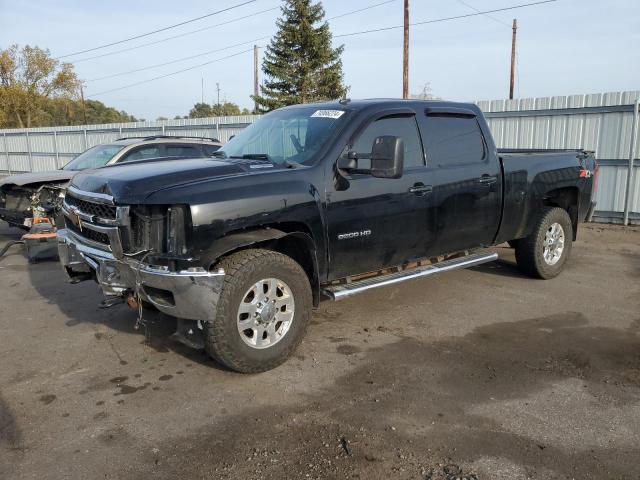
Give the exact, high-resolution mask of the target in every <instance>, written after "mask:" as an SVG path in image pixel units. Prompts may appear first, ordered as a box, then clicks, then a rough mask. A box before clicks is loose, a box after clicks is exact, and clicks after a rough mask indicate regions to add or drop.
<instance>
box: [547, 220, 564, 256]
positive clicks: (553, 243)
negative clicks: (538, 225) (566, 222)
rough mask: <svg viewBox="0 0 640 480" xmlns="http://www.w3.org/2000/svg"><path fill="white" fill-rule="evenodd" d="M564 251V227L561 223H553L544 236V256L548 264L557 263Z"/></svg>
mask: <svg viewBox="0 0 640 480" xmlns="http://www.w3.org/2000/svg"><path fill="white" fill-rule="evenodd" d="M563 251H564V229H563V228H562V225H560V224H559V223H553V224H551V226H550V227H549V229H548V230H547V233H545V236H544V246H543V249H542V256H543V258H544V261H545V262H546V263H547V265H555V264H556V263H558V261H559V260H560V257H562V252H563Z"/></svg>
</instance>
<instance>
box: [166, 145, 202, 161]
mask: <svg viewBox="0 0 640 480" xmlns="http://www.w3.org/2000/svg"><path fill="white" fill-rule="evenodd" d="M164 148H165V152H166V153H165V156H167V157H192V158H197V157H201V156H202V153H201V151H200V148H198V147H195V146H193V145H165V147H164Z"/></svg>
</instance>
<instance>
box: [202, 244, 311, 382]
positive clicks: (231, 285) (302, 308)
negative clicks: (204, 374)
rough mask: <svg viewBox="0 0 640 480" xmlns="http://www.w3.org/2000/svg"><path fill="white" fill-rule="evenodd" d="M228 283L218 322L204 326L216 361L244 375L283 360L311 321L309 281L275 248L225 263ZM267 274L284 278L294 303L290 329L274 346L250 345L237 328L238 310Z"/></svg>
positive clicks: (246, 252) (207, 345)
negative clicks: (248, 291) (254, 286)
mask: <svg viewBox="0 0 640 480" xmlns="http://www.w3.org/2000/svg"><path fill="white" fill-rule="evenodd" d="M218 266H219V267H221V268H223V269H224V271H225V281H224V286H223V288H222V293H221V295H220V299H219V301H218V305H217V313H216V317H215V320H213V321H209V322H206V323H205V324H204V344H205V349H206V350H207V352H208V353H209V355H211V356H212V357H213V358H214V359H215V360H217V361H218V362H220V363H222V364H223V365H225V366H227V367H228V368H230V369H232V370H235V371H237V372H241V373H258V372H264V371H266V370H271V369H272V368H275V367H277V366H278V365H280V364H282V363H283V362H284V361H285V360H286V359H287V358H289V356H290V355H291V354H292V353H293V351H294V350H295V349H296V348H297V346H298V345H299V344H300V342H301V341H302V338H303V337H304V334H305V332H306V330H307V326H308V325H309V322H310V320H311V309H312V304H313V301H312V294H311V286H310V284H309V279H308V277H307V275H306V273H305V271H304V270H303V269H302V267H301V266H300V265H299V264H298V263H296V262H295V261H294V260H293V259H291V258H290V257H287V256H286V255H283V254H281V253H278V252H273V251H271V250H262V249H251V250H243V251H240V252H238V253H234V254H232V255H230V256H228V257H226V258H224V259H222V260H221V261H220V263H219V264H218ZM265 278H277V279H279V280H281V281H283V282H285V283H286V284H287V285H288V286H289V288H290V290H291V295H292V296H293V299H294V302H295V307H294V309H293V319H292V321H291V323H290V327H289V329H288V331H287V332H286V333H285V334H284V335H283V336H282V338H281V339H279V340H278V341H277V342H275V343H274V344H273V345H272V346H268V347H266V348H262V349H257V348H254V347H251V346H249V345H247V344H246V343H245V341H244V340H243V339H242V338H241V335H242V334H241V333H240V332H239V331H238V323H237V322H238V308H239V306H240V303H241V302H242V301H243V299H244V298H245V295H246V293H247V290H248V289H250V288H251V286H252V285H254V284H256V282H259V281H260V280H262V279H265Z"/></svg>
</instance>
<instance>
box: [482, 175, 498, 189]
mask: <svg viewBox="0 0 640 480" xmlns="http://www.w3.org/2000/svg"><path fill="white" fill-rule="evenodd" d="M477 182H478V183H479V184H480V185H486V186H490V185H493V184H495V183H497V182H498V179H497V178H496V177H492V176H490V175H486V174H485V175H482V176H481V177H480V178H479V179H478V180H477Z"/></svg>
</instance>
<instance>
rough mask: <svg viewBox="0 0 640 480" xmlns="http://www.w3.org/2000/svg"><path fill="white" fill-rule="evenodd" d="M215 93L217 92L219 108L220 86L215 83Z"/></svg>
mask: <svg viewBox="0 0 640 480" xmlns="http://www.w3.org/2000/svg"><path fill="white" fill-rule="evenodd" d="M216 91H217V92H218V107H220V84H219V83H218V82H216Z"/></svg>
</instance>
